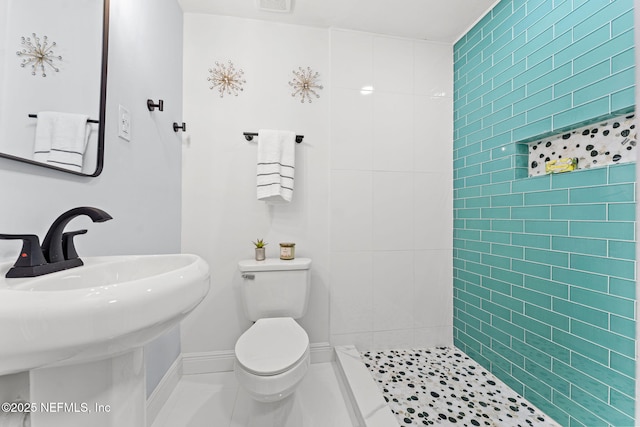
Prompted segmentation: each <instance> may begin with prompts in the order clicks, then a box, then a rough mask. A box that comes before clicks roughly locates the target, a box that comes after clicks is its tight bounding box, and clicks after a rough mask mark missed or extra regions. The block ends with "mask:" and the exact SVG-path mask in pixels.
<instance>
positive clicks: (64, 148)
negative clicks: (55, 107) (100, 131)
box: [33, 111, 91, 172]
mask: <svg viewBox="0 0 640 427" xmlns="http://www.w3.org/2000/svg"><path fill="white" fill-rule="evenodd" d="M88 120H89V116H88V115H86V114H72V113H59V112H53V111H41V112H39V113H38V122H37V125H36V140H35V145H34V149H33V159H34V160H36V161H39V162H44V163H48V164H50V165H51V166H57V167H60V168H64V169H69V170H72V171H76V172H81V171H82V163H83V160H84V152H85V149H86V148H87V141H88V139H89V134H90V133H91V129H90V126H89V123H88Z"/></svg>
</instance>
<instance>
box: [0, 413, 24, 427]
mask: <svg viewBox="0 0 640 427" xmlns="http://www.w3.org/2000/svg"><path fill="white" fill-rule="evenodd" d="M30 426H31V417H30V416H29V414H28V413H24V412H0V427H30Z"/></svg>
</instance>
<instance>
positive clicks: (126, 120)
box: [118, 105, 131, 141]
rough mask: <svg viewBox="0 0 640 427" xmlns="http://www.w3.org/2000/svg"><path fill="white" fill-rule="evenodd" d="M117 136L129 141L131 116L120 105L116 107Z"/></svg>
mask: <svg viewBox="0 0 640 427" xmlns="http://www.w3.org/2000/svg"><path fill="white" fill-rule="evenodd" d="M118 136H119V137H120V138H122V139H124V140H126V141H131V114H130V113H129V110H127V109H126V108H124V107H123V106H122V105H119V106H118Z"/></svg>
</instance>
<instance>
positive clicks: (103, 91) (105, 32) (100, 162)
mask: <svg viewBox="0 0 640 427" xmlns="http://www.w3.org/2000/svg"><path fill="white" fill-rule="evenodd" d="M102 2H103V11H102V15H103V17H102V65H101V67H100V71H101V76H100V113H99V117H98V121H99V123H100V126H98V147H97V148H98V149H97V155H98V159H97V162H96V169H95V171H94V172H93V173H91V174H87V173H82V172H76V171H72V170H69V169H64V168H60V167H57V166H51V165H48V164H46V163H41V162H36V161H34V160H31V159H27V158H24V157H18V156H13V155H11V154H7V153H2V152H0V157H3V158H5V159H11V160H17V161H19V162H22V163H28V164H31V165H35V166H40V167H43V168H47V169H53V170H57V171H60V172H65V173H70V174H73V175H79V176H88V177H96V176H98V175H100V173H102V168H103V166H104V133H105V118H106V110H107V108H106V107H107V61H108V54H109V0H102Z"/></svg>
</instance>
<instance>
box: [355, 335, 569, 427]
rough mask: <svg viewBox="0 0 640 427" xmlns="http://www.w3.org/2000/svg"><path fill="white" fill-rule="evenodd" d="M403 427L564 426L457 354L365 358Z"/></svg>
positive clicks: (417, 352)
mask: <svg viewBox="0 0 640 427" xmlns="http://www.w3.org/2000/svg"><path fill="white" fill-rule="evenodd" d="M361 357H362V359H363V360H364V362H365V365H366V366H367V368H369V370H370V371H371V374H372V375H373V378H374V379H375V381H376V383H377V384H378V387H379V388H380V390H381V391H382V393H383V395H384V398H385V400H386V401H387V402H388V404H389V406H390V407H391V411H392V412H393V413H394V414H395V416H396V419H397V420H398V424H399V425H400V426H402V427H410V426H419V425H459V426H522V427H527V426H558V424H557V423H555V422H554V421H553V420H552V419H551V418H549V417H548V416H547V415H545V414H543V413H542V412H540V410H538V409H537V408H535V407H533V406H532V405H531V404H530V403H529V402H527V401H526V400H525V399H524V398H523V397H522V396H519V395H518V394H517V393H516V392H514V391H513V390H511V389H510V388H509V387H507V386H506V385H504V383H502V382H501V381H500V380H498V379H497V378H496V377H495V376H494V375H493V374H491V373H490V372H488V371H487V370H486V369H484V368H483V367H482V366H480V365H479V364H478V363H476V362H475V361H473V360H471V359H470V358H469V357H468V356H467V355H465V354H464V353H463V352H461V351H460V350H458V349H456V348H450V347H438V348H431V349H411V350H385V351H368V352H363V353H361Z"/></svg>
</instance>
